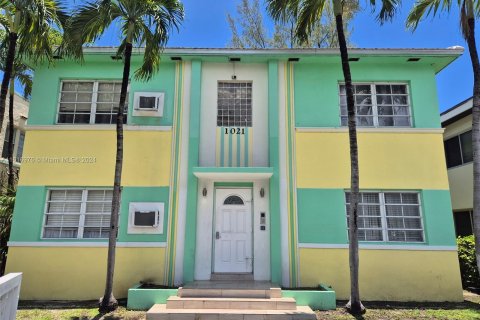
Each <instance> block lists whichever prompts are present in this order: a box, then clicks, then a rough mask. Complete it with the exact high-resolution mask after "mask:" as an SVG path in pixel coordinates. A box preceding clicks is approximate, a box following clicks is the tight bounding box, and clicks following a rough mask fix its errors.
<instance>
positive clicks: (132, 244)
mask: <svg viewBox="0 0 480 320" xmlns="http://www.w3.org/2000/svg"><path fill="white" fill-rule="evenodd" d="M7 245H8V246H9V247H79V248H82V247H84V248H97V247H98V248H106V247H108V242H87V241H71V242H70V241H69V242H65V241H64V242H53V241H36V242H34V241H9V242H8V243H7ZM166 246H167V243H166V242H117V247H119V248H165V247H166Z"/></svg>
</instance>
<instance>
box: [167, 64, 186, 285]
mask: <svg viewBox="0 0 480 320" xmlns="http://www.w3.org/2000/svg"><path fill="white" fill-rule="evenodd" d="M184 68H185V66H184V62H177V63H176V66H175V78H176V82H175V100H174V106H173V109H174V111H173V127H172V157H173V159H172V160H173V161H172V165H171V169H170V177H171V179H172V180H171V181H170V195H169V209H168V221H169V225H168V230H167V239H168V240H167V249H166V250H165V254H166V257H165V266H166V267H165V277H164V283H165V284H166V285H173V282H174V278H175V252H176V250H175V249H176V248H175V245H176V243H175V233H176V230H177V214H178V193H179V192H178V191H179V190H178V179H179V174H180V159H181V148H180V142H181V133H182V131H181V119H182V110H183V73H184Z"/></svg>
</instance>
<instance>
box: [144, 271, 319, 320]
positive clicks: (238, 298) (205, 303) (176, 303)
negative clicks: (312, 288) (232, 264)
mask: <svg viewBox="0 0 480 320" xmlns="http://www.w3.org/2000/svg"><path fill="white" fill-rule="evenodd" d="M210 319H215V320H227V319H228V320H257V319H262V320H277V319H278V320H297V319H298V320H315V319H316V316H315V313H314V312H313V311H312V309H310V307H308V306H297V304H296V301H295V299H294V298H283V297H282V290H281V289H280V288H279V287H278V286H275V285H272V284H271V283H270V282H264V281H224V280H221V281H195V282H192V283H188V284H186V285H185V286H184V287H182V288H179V289H178V295H177V296H172V297H170V298H168V300H167V303H166V304H155V305H154V306H153V307H152V308H150V310H148V312H147V320H210Z"/></svg>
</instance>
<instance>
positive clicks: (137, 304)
mask: <svg viewBox="0 0 480 320" xmlns="http://www.w3.org/2000/svg"><path fill="white" fill-rule="evenodd" d="M140 286H141V284H140V283H139V284H136V285H135V286H133V287H132V288H130V289H128V297H127V309H128V310H148V309H150V308H151V307H152V306H153V305H154V304H156V303H161V304H165V303H167V299H168V298H169V297H171V296H176V295H177V293H178V289H140Z"/></svg>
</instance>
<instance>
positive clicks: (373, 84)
mask: <svg viewBox="0 0 480 320" xmlns="http://www.w3.org/2000/svg"><path fill="white" fill-rule="evenodd" d="M342 85H345V82H339V83H338V113H339V117H340V126H341V127H347V126H348V124H347V125H346V126H344V125H342V117H345V116H344V115H342V108H341V105H342V101H341V91H340V86H342ZM352 85H353V86H356V85H369V86H370V92H371V93H370V94H371V96H372V118H373V126H359V127H360V128H413V127H414V125H413V114H412V102H411V99H412V97H411V94H410V84H409V83H408V82H385V81H382V82H355V81H352ZM377 85H403V86H405V87H406V92H407V93H406V94H407V104H408V118H409V121H410V125H409V126H379V125H378V105H377V88H376V86H377ZM358 116H359V115H358V114H357V117H358ZM360 117H361V115H360Z"/></svg>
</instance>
